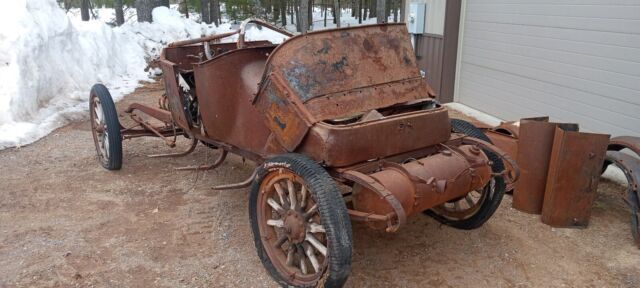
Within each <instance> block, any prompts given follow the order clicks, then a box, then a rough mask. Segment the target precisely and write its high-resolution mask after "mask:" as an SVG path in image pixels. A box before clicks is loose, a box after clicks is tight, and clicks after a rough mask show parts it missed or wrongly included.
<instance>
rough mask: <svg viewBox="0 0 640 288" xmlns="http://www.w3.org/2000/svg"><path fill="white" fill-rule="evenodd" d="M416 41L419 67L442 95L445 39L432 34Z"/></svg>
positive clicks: (434, 88)
mask: <svg viewBox="0 0 640 288" xmlns="http://www.w3.org/2000/svg"><path fill="white" fill-rule="evenodd" d="M416 39H417V41H416V52H417V53H416V58H417V60H418V67H420V68H421V69H423V70H424V72H426V73H427V82H428V83H429V85H431V87H432V88H433V90H434V91H435V92H436V94H438V95H440V90H441V89H440V88H441V84H442V59H443V53H444V39H443V38H442V36H440V35H430V34H424V35H420V36H418V37H417V38H416Z"/></svg>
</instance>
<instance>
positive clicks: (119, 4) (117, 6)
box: [113, 0, 124, 26]
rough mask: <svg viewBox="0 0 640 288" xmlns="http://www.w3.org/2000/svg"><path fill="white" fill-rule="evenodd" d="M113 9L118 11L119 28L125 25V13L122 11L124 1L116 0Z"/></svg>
mask: <svg viewBox="0 0 640 288" xmlns="http://www.w3.org/2000/svg"><path fill="white" fill-rule="evenodd" d="M113 8H115V10H116V24H118V26H120V25H122V24H124V11H123V9H122V0H114V1H113Z"/></svg>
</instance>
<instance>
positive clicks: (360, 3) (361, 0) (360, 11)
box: [358, 0, 364, 24]
mask: <svg viewBox="0 0 640 288" xmlns="http://www.w3.org/2000/svg"><path fill="white" fill-rule="evenodd" d="M363 1H364V0H358V24H362V2H363Z"/></svg>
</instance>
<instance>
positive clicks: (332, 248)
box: [249, 153, 353, 287]
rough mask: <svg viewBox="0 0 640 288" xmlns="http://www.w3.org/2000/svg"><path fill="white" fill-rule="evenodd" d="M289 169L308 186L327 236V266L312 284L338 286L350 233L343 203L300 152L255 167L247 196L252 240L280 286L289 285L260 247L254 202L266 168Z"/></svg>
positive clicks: (346, 268) (347, 263) (344, 274)
mask: <svg viewBox="0 0 640 288" xmlns="http://www.w3.org/2000/svg"><path fill="white" fill-rule="evenodd" d="M282 168H284V169H289V170H290V171H292V172H294V173H295V174H297V175H298V176H300V177H301V178H302V179H303V180H304V181H305V183H306V185H307V186H308V189H309V191H311V194H312V195H313V197H314V199H315V200H316V203H317V205H318V212H319V214H320V220H321V222H322V225H323V226H324V227H325V230H326V235H327V239H328V247H327V249H328V256H327V257H328V258H329V260H328V268H327V271H326V272H325V274H324V275H323V276H322V277H321V278H320V280H319V281H318V283H316V285H314V286H321V285H324V287H342V286H343V285H344V283H345V282H346V281H347V278H348V277H349V273H350V272H351V253H352V247H353V240H352V239H353V236H352V232H351V222H350V218H349V214H348V213H347V206H346V205H345V202H344V200H343V198H342V194H341V193H340V191H339V190H338V187H337V186H336V183H335V182H334V180H333V179H332V178H331V176H329V174H328V173H327V171H326V170H325V169H324V168H322V167H321V166H320V165H319V164H317V163H316V162H314V161H313V160H311V159H310V158H308V157H307V156H304V155H301V154H293V153H291V154H283V155H279V156H276V157H274V158H271V159H269V160H267V161H265V162H264V163H263V164H262V165H260V167H258V174H257V177H256V179H255V180H254V182H253V183H252V185H251V191H250V195H249V217H250V220H251V230H252V232H253V240H254V244H255V246H256V250H257V252H258V257H260V260H261V261H262V264H263V265H264V267H265V269H266V270H267V272H269V274H270V275H271V277H272V278H273V279H274V280H275V281H276V282H278V284H280V285H281V286H283V287H292V286H293V285H292V284H291V283H289V282H288V281H287V279H285V278H284V277H282V275H280V274H279V273H278V272H277V270H276V268H275V267H274V266H273V264H272V263H271V259H269V257H268V256H267V253H266V251H265V250H264V247H263V243H262V239H261V235H260V232H259V231H260V230H259V227H258V225H259V224H258V218H257V217H258V216H257V202H258V193H260V183H261V182H262V180H263V179H264V177H265V175H266V174H267V173H268V172H269V171H273V170H274V169H282Z"/></svg>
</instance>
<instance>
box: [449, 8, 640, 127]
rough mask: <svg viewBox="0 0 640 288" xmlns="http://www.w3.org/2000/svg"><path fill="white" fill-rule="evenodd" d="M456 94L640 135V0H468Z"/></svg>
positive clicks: (502, 112) (502, 111)
mask: <svg viewBox="0 0 640 288" xmlns="http://www.w3.org/2000/svg"><path fill="white" fill-rule="evenodd" d="M462 11H463V12H462V13H463V15H462V17H461V25H462V26H461V31H460V32H461V33H460V36H461V37H460V41H461V42H460V48H459V50H458V53H459V55H458V69H457V73H456V74H457V75H456V89H455V90H456V91H455V100H456V101H458V102H461V103H463V104H466V105H468V106H471V107H474V108H476V109H478V110H481V111H484V112H487V113H490V114H493V115H495V116H497V117H500V118H503V119H509V120H512V119H519V118H521V117H529V116H540V115H549V116H551V118H552V120H553V121H561V122H577V123H579V124H580V126H581V129H582V130H583V131H592V132H601V133H610V134H613V135H614V136H616V135H636V136H640V0H472V1H463V9H462Z"/></svg>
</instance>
